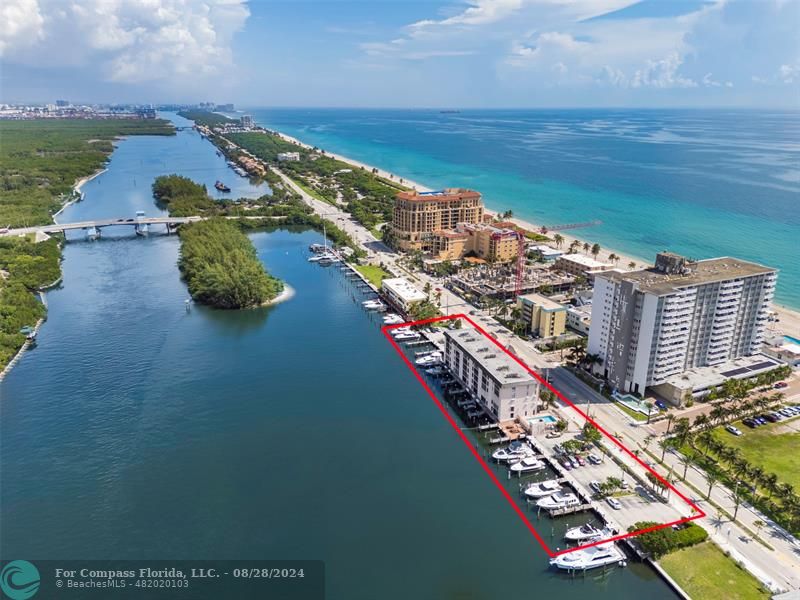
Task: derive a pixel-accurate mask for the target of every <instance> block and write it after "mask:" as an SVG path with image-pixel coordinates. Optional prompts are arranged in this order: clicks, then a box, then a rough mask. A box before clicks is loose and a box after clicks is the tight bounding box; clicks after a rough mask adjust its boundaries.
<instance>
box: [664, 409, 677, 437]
mask: <svg viewBox="0 0 800 600" xmlns="http://www.w3.org/2000/svg"><path fill="white" fill-rule="evenodd" d="M674 420H675V415H673V414H672V413H669V414H668V415H667V432H666V433H665V434H664V435H669V430H670V428H671V427H672V422H673V421H674Z"/></svg>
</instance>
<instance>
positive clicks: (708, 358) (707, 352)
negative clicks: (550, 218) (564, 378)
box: [587, 253, 777, 394]
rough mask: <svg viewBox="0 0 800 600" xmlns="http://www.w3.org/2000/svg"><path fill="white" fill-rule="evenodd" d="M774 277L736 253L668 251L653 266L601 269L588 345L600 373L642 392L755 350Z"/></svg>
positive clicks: (629, 389) (771, 271) (623, 387)
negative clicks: (705, 256) (704, 256)
mask: <svg viewBox="0 0 800 600" xmlns="http://www.w3.org/2000/svg"><path fill="white" fill-rule="evenodd" d="M776 279H777V272H776V270H775V269H772V268H769V267H764V266H762V265H758V264H755V263H751V262H746V261H743V260H739V259H736V258H728V257H725V258H713V259H709V260H700V261H696V262H695V261H689V260H687V259H685V258H684V257H682V256H678V255H676V254H671V253H661V254H659V255H658V256H657V257H656V264H655V267H653V268H651V269H645V270H641V271H632V272H627V273H626V272H622V271H617V270H612V271H607V272H605V273H598V274H596V275H595V282H594V299H593V301H592V318H591V329H590V330H589V345H588V349H587V351H588V353H589V354H596V355H598V356H599V357H600V359H601V361H602V362H601V363H599V364H596V365H595V366H594V370H595V372H597V373H601V374H603V376H604V377H605V378H606V379H607V380H608V382H609V383H610V385H612V386H613V387H614V388H616V389H617V390H620V391H625V392H634V393H638V394H643V393H644V391H645V388H647V387H651V386H653V387H654V386H658V385H660V384H664V383H666V382H667V381H668V380H669V379H670V378H674V376H676V375H679V374H681V373H684V372H686V371H688V370H689V369H693V368H695V367H708V366H713V365H721V366H724V365H725V363H727V362H729V361H732V360H733V359H736V358H737V357H742V356H751V355H753V354H756V353H758V352H759V349H760V347H761V344H762V341H763V336H764V329H765V326H766V323H767V318H768V315H769V312H770V304H771V302H772V297H773V295H774V290H775V282H776ZM722 372H723V373H722V374H723V375H724V374H725V373H732V372H733V370H731V371H725V370H724V369H722ZM731 376H733V375H731Z"/></svg>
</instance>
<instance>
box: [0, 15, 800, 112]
mask: <svg viewBox="0 0 800 600" xmlns="http://www.w3.org/2000/svg"><path fill="white" fill-rule="evenodd" d="M0 17H2V18H0V21H2V22H4V23H5V26H4V27H3V28H2V30H0V61H2V63H1V64H0V66H1V67H2V69H0V84H2V87H1V88H0V99H2V101H5V102H14V101H26V100H27V101H52V100H53V99H55V98H68V99H72V100H75V101H103V102H110V101H116V102H168V101H178V102H184V101H189V102H191V101H200V100H211V101H216V102H229V101H230V102H235V103H237V104H239V105H250V106H255V105H263V106H375V107H382V106H388V107H428V106H437V107H538V106H655V107H669V106H681V107H683V106H736V107H784V108H800V36H798V35H797V31H798V30H800V0H714V1H701V0H641V1H639V0H470V1H469V2H441V1H440V2H436V1H428V0H426V1H419V2H413V1H412V2H408V1H396V0H393V1H388V0H370V1H359V2H350V1H338V0H323V1H313V2H311V1H309V2H306V1H288V0H287V1H283V2H275V1H253V2H245V1H244V0H138V1H136V2H133V1H129V0H81V1H80V2H78V1H77V0H5V1H4V2H3V3H2V5H0Z"/></svg>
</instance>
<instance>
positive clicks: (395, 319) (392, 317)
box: [383, 313, 405, 325]
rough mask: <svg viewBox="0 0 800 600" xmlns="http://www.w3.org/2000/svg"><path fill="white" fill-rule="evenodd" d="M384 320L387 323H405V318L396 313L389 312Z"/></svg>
mask: <svg viewBox="0 0 800 600" xmlns="http://www.w3.org/2000/svg"><path fill="white" fill-rule="evenodd" d="M383 322H384V323H385V324H386V325H399V324H400V323H405V319H403V317H401V316H400V315H396V314H394V313H389V314H388V315H386V316H385V317H383Z"/></svg>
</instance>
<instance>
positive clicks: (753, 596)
mask: <svg viewBox="0 0 800 600" xmlns="http://www.w3.org/2000/svg"><path fill="white" fill-rule="evenodd" d="M658 563H659V564H660V565H661V567H662V568H663V569H664V570H665V571H666V572H667V573H668V574H669V576H670V577H672V578H673V579H674V580H675V581H677V582H678V585H680V586H681V587H682V588H683V589H684V590H685V591H686V593H687V594H689V596H691V597H692V598H702V599H703V600H766V599H767V598H769V597H770V594H769V592H767V590H765V589H764V588H763V587H762V586H761V584H760V583H759V582H758V580H757V579H755V577H753V576H752V575H750V574H749V573H748V572H747V571H745V570H744V569H743V568H742V567H740V566H739V565H738V564H737V563H735V562H733V561H732V560H731V559H730V558H729V557H727V556H725V554H723V553H722V551H721V550H720V549H719V548H717V547H716V546H715V545H714V544H712V543H711V542H706V543H704V544H700V545H698V546H693V547H691V548H684V549H683V550H678V551H676V552H673V553H671V554H668V555H667V556H665V557H663V558H662V559H661V560H659V561H658Z"/></svg>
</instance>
